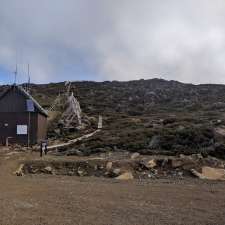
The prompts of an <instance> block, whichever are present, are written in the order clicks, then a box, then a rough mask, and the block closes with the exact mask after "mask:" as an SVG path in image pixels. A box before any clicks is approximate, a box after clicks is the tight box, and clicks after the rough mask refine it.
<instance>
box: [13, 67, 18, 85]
mask: <svg viewBox="0 0 225 225" xmlns="http://www.w3.org/2000/svg"><path fill="white" fill-rule="evenodd" d="M17 74H18V71H17V64H16V70H15V72H14V84H15V85H16V81H17Z"/></svg>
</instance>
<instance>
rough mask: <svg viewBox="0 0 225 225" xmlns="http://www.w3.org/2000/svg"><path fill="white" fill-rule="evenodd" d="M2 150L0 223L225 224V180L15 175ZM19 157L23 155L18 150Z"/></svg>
mask: <svg viewBox="0 0 225 225" xmlns="http://www.w3.org/2000/svg"><path fill="white" fill-rule="evenodd" d="M8 157H10V158H8V159H6V158H5V156H4V155H1V156H0V193H1V194H0V224H1V225H49V224H52V225H53V224H54V225H69V224H71V225H72V224H73V225H75V224H79V225H83V224H87V225H103V224H104V225H111V224H116V225H126V224H127V225H142V224H146V225H150V224H153V225H156V224H169V225H175V224H185V225H186V224H196V225H201V224H207V225H220V224H221V225H224V224H225V183H224V182H202V181H198V180H195V179H191V180H184V181H174V180H157V181H150V182H149V181H138V180H133V181H129V182H127V181H126V182H122V181H116V180H113V179H98V178H79V177H62V176H47V175H42V176H41V175H38V176H24V177H15V176H14V175H12V172H13V171H14V170H15V169H16V167H17V162H18V160H17V159H16V158H17V157H19V156H8ZM20 157H21V156H20Z"/></svg>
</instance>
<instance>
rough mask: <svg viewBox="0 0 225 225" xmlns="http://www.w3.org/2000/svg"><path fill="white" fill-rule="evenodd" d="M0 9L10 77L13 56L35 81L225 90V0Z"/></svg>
mask: <svg viewBox="0 0 225 225" xmlns="http://www.w3.org/2000/svg"><path fill="white" fill-rule="evenodd" d="M0 6H1V7H0V65H1V66H2V67H4V68H6V69H8V70H12V69H13V67H14V64H15V61H16V57H18V58H19V59H18V61H20V63H21V65H24V64H25V63H26V62H28V61H29V63H30V64H31V66H32V78H33V81H34V82H48V81H55V80H65V79H71V80H76V79H82V78H83V77H84V79H85V72H87V71H88V72H89V73H92V74H93V75H94V76H95V79H96V80H108V79H110V80H130V79H140V78H152V77H163V78H166V79H175V80H180V81H185V82H194V83H206V82H211V83H212V82H213V83H225V76H224V73H225V64H224V60H225V26H224V21H225V14H224V10H225V2H224V1H223V0H214V1H211V0H197V1H196V0H184V1H180V0H168V1H162V0H142V1H137V0H115V1H110V0H109V1H106V0H95V1H93V0H67V1H60V0H40V1H36V0H20V1H17V0H0ZM16 55H18V56H16ZM81 67H82V68H83V69H80V68H81ZM80 71H82V72H80ZM21 74H22V73H21ZM24 79H25V75H24Z"/></svg>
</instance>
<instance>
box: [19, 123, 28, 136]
mask: <svg viewBox="0 0 225 225" xmlns="http://www.w3.org/2000/svg"><path fill="white" fill-rule="evenodd" d="M17 134H18V135H22V134H27V125H17Z"/></svg>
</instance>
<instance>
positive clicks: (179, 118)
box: [1, 79, 225, 157]
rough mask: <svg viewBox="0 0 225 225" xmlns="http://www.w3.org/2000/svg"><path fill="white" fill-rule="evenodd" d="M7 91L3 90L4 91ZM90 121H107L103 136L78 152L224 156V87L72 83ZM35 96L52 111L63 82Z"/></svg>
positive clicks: (159, 81) (42, 87)
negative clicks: (99, 119)
mask: <svg viewBox="0 0 225 225" xmlns="http://www.w3.org/2000/svg"><path fill="white" fill-rule="evenodd" d="M3 88H4V87H2V88H1V90H2V89H3ZM72 89H73V91H74V93H75V96H76V97H78V99H79V101H80V104H81V108H82V110H83V112H84V113H86V114H87V115H88V116H91V117H95V118H96V120H97V117H98V115H99V114H101V115H102V116H103V121H104V129H103V132H102V133H101V134H98V135H97V136H95V137H93V138H91V139H90V140H88V141H84V142H83V143H82V144H81V143H78V144H77V146H75V148H76V149H78V150H80V151H82V152H84V153H85V154H90V153H93V152H96V151H98V152H99V151H102V152H105V151H121V150H128V151H135V152H136V151H137V152H141V153H144V154H171V155H173V154H179V153H185V154H191V153H195V152H202V153H204V154H212V155H217V156H218V155H219V157H224V149H225V148H224V145H223V144H224V138H223V132H224V133H225V85H214V84H208V85H207V84H205V85H192V84H184V83H180V82H177V81H166V80H162V79H151V80H138V81H129V82H117V81H113V82H88V81H83V82H73V85H72ZM31 90H32V95H33V96H34V97H35V98H37V100H38V101H39V102H40V103H41V104H42V105H43V106H44V107H45V108H49V107H50V105H51V104H52V102H53V101H54V99H55V98H56V96H57V95H58V94H59V93H60V92H61V93H63V92H64V91H65V85H64V83H55V84H54V83H51V84H43V85H34V84H33V85H32V86H31Z"/></svg>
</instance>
